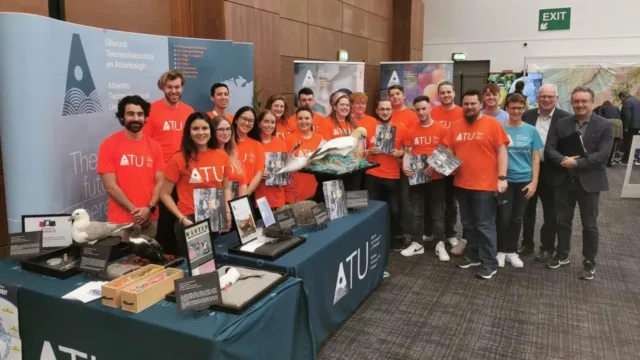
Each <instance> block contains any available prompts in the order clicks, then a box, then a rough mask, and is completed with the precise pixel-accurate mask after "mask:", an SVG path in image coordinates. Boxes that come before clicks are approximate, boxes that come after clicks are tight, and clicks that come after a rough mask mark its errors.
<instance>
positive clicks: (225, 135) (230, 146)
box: [213, 116, 247, 199]
mask: <svg viewBox="0 0 640 360" xmlns="http://www.w3.org/2000/svg"><path fill="white" fill-rule="evenodd" d="M213 128H214V129H215V134H216V135H215V137H216V140H218V146H219V149H220V150H224V152H226V153H227V155H229V159H230V160H231V176H229V186H230V187H231V195H232V196H231V197H232V198H233V199H235V198H238V197H242V196H245V195H247V176H246V174H245V171H244V167H243V166H242V163H241V162H240V160H239V159H238V149H237V146H236V141H235V139H234V138H233V128H232V127H231V121H230V120H229V119H227V118H226V117H222V116H216V117H215V118H213Z"/></svg>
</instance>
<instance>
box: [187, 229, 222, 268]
mask: <svg viewBox="0 0 640 360" xmlns="http://www.w3.org/2000/svg"><path fill="white" fill-rule="evenodd" d="M184 235H185V242H186V244H187V254H189V268H190V269H191V275H192V276H194V275H202V274H208V273H212V272H214V271H216V262H215V260H214V253H213V246H212V245H211V232H210V231H209V226H208V225H207V223H206V222H205V221H202V222H200V223H196V224H194V225H192V226H190V227H188V228H186V229H184Z"/></svg>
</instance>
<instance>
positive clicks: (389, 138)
mask: <svg viewBox="0 0 640 360" xmlns="http://www.w3.org/2000/svg"><path fill="white" fill-rule="evenodd" d="M395 143H396V127H395V126H391V125H382V124H378V125H377V126H376V136H375V147H376V148H378V150H380V152H381V153H383V154H391V153H392V152H393V148H394V145H395Z"/></svg>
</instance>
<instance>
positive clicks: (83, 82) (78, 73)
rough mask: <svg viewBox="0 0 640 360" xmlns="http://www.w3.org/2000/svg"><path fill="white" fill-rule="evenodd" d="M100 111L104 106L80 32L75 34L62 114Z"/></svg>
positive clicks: (72, 39)
mask: <svg viewBox="0 0 640 360" xmlns="http://www.w3.org/2000/svg"><path fill="white" fill-rule="evenodd" d="M99 112H102V106H101V105H100V98H99V97H98V91H97V90H96V86H95V84H94V83H93V77H92V76H91V71H90V70H89V63H88V62H87V57H86V56H85V53H84V48H83V47H82V40H80V35H79V34H73V37H72V38H71V51H70V52H69V66H68V67H67V87H66V91H65V94H64V105H63V107H62V116H69V115H81V114H95V113H99Z"/></svg>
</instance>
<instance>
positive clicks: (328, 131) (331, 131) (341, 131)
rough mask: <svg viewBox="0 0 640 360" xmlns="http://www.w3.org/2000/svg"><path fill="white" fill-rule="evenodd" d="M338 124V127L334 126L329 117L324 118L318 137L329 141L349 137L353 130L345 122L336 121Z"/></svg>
mask: <svg viewBox="0 0 640 360" xmlns="http://www.w3.org/2000/svg"><path fill="white" fill-rule="evenodd" d="M338 123H339V124H340V125H336V124H335V123H334V122H333V120H332V119H331V117H329V116H328V117H326V118H325V119H324V124H323V126H322V129H321V130H320V131H319V133H320V135H322V137H323V138H324V139H325V140H327V141H329V140H331V139H335V138H339V137H343V136H349V135H351V132H352V131H353V130H355V129H354V128H353V127H352V126H351V124H349V123H348V122H347V121H346V120H345V121H344V122H342V121H339V120H338Z"/></svg>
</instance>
